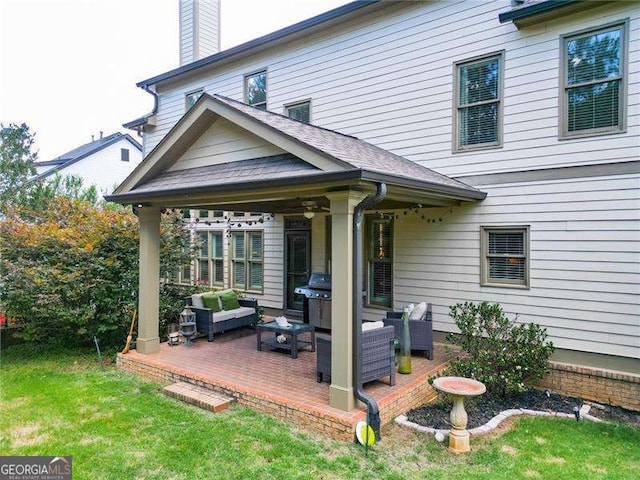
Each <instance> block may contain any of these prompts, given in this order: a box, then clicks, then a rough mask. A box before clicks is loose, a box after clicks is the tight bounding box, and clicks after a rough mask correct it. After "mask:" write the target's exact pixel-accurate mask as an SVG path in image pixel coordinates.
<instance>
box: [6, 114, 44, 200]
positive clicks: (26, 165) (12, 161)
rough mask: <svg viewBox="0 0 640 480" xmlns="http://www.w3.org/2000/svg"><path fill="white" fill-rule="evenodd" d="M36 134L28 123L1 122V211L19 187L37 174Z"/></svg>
mask: <svg viewBox="0 0 640 480" xmlns="http://www.w3.org/2000/svg"><path fill="white" fill-rule="evenodd" d="M34 138H35V134H34V133H32V132H31V130H30V129H29V127H28V126H27V125H26V124H24V123H23V124H21V125H16V124H13V123H10V124H9V125H8V126H4V125H3V124H0V211H4V210H5V205H6V203H7V202H8V201H10V200H11V199H12V198H13V197H14V196H15V195H16V193H17V191H18V189H19V187H20V186H21V185H23V184H24V183H25V182H26V181H27V180H29V178H31V177H33V176H34V175H35V174H36V169H35V167H34V165H33V162H35V160H36V159H37V158H38V154H37V153H36V152H33V151H32V148H33V144H34Z"/></svg>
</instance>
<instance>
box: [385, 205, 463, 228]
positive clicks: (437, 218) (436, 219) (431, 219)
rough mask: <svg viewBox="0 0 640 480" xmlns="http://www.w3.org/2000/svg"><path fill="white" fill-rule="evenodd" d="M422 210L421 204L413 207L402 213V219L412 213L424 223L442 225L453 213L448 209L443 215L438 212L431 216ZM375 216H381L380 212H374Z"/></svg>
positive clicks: (398, 215)
mask: <svg viewBox="0 0 640 480" xmlns="http://www.w3.org/2000/svg"><path fill="white" fill-rule="evenodd" d="M422 210H423V207H422V204H420V203H419V204H417V205H416V206H415V207H413V208H411V209H410V210H404V211H403V212H402V217H406V216H407V215H408V214H409V213H413V214H415V216H416V217H417V218H418V219H420V220H423V221H425V222H426V223H442V222H444V220H445V218H446V217H448V216H449V215H450V214H452V213H453V210H454V207H449V209H448V210H447V211H446V212H444V213H441V212H439V213H438V214H437V215H433V216H432V215H427V214H425V213H423V212H422ZM376 214H377V215H380V216H382V213H380V212H376ZM400 218H401V215H400V214H399V213H396V214H395V219H396V220H400Z"/></svg>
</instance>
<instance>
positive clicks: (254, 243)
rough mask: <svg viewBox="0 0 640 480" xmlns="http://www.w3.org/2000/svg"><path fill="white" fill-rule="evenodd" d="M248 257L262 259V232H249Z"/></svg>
mask: <svg viewBox="0 0 640 480" xmlns="http://www.w3.org/2000/svg"><path fill="white" fill-rule="evenodd" d="M249 239H250V245H249V248H250V252H249V253H250V258H251V259H258V260H261V259H262V234H261V233H252V234H250V237H249Z"/></svg>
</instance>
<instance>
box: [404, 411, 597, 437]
mask: <svg viewBox="0 0 640 480" xmlns="http://www.w3.org/2000/svg"><path fill="white" fill-rule="evenodd" d="M590 410H591V406H590V405H583V406H582V408H581V409H580V418H584V419H587V420H591V421H592V422H604V420H601V419H599V418H597V417H594V416H593V415H589V411H590ZM518 415H530V416H536V417H561V418H575V415H574V414H573V413H563V412H546V411H543V410H529V409H527V408H511V409H509V410H503V411H502V412H500V413H499V414H497V415H496V416H495V417H493V418H492V419H491V420H489V421H488V422H487V423H485V424H484V425H481V426H479V427H476V428H472V429H471V430H468V432H469V434H470V435H471V436H478V435H482V434H485V433H488V432H490V431H492V430H494V429H495V428H497V427H498V425H500V424H501V423H502V422H503V421H505V420H506V419H507V418H509V417H515V416H518ZM395 423H396V424H398V425H400V426H402V427H407V428H412V429H414V430H417V431H419V432H423V433H428V434H432V435H437V434H438V433H440V434H442V435H443V436H445V435H449V433H450V432H451V430H450V429H449V430H446V429H439V428H431V427H425V426H423V425H418V424H417V423H414V422H410V421H409V420H407V416H406V415H400V416H399V417H397V418H396V419H395ZM443 438H444V437H443Z"/></svg>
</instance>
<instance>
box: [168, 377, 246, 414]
mask: <svg viewBox="0 0 640 480" xmlns="http://www.w3.org/2000/svg"><path fill="white" fill-rule="evenodd" d="M162 391H163V393H164V394H165V395H168V396H169V397H173V398H176V399H178V400H181V401H183V402H185V403H188V404H190V405H195V406H196V407H200V408H202V409H204V410H209V411H210V412H215V413H217V412H221V411H222V410H224V409H225V408H227V407H228V406H229V405H230V404H231V402H233V401H234V399H233V398H231V397H227V396H226V395H223V394H221V393H218V392H214V391H213V390H209V389H207V388H203V387H199V386H198V385H193V384H191V383H187V382H178V383H174V384H172V385H169V386H166V387H164V388H163V389H162Z"/></svg>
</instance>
